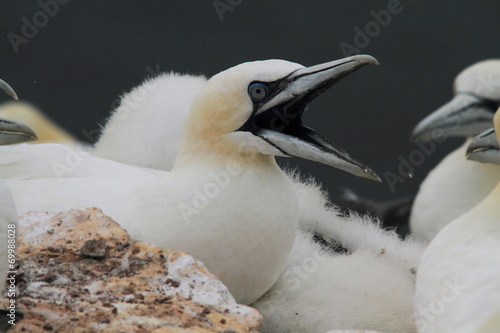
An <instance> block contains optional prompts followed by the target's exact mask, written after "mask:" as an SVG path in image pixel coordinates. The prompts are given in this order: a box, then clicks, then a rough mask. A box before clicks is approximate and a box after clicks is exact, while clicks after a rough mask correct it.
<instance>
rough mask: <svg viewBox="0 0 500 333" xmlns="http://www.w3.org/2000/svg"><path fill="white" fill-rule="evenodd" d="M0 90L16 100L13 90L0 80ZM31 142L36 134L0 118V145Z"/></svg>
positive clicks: (20, 125) (22, 126) (16, 123)
mask: <svg viewBox="0 0 500 333" xmlns="http://www.w3.org/2000/svg"><path fill="white" fill-rule="evenodd" d="M0 89H2V90H3V91H5V92H6V93H7V94H8V95H10V96H12V98H14V99H16V100H17V99H18V98H17V94H16V92H15V91H14V89H12V87H11V86H10V85H9V84H8V83H7V82H5V81H4V80H1V79H0ZM32 140H36V134H35V132H33V130H32V129H31V128H29V127H28V126H26V125H24V124H21V123H18V122H15V121H12V120H9V119H2V118H0V145H10V144H14V143H20V142H25V141H32Z"/></svg>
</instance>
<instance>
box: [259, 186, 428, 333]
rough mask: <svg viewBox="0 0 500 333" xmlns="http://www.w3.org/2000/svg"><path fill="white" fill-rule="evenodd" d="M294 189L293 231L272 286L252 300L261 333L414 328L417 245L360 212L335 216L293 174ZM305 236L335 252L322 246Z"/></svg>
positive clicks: (407, 332)
mask: <svg viewBox="0 0 500 333" xmlns="http://www.w3.org/2000/svg"><path fill="white" fill-rule="evenodd" d="M294 186H295V188H296V190H297V193H298V195H299V216H300V220H299V221H300V222H299V223H300V227H301V231H300V232H299V233H298V234H297V238H296V240H295V244H294V247H293V250H292V252H291V254H290V257H289V258H288V261H287V264H286V266H285V269H284V271H283V273H282V274H281V276H280V278H279V279H278V281H277V283H276V284H275V285H274V286H273V287H272V288H271V289H270V290H269V291H268V292H267V293H266V294H265V295H264V296H263V297H261V298H260V299H259V300H257V302H255V303H254V304H253V306H255V307H256V308H257V309H258V310H259V311H261V313H262V314H263V316H264V327H263V332H267V333H270V332H273V333H276V332H311V333H312V332H325V331H328V330H331V329H333V328H334V329H358V330H361V329H371V330H376V331H380V332H385V333H399V332H405V333H411V332H416V328H415V323H414V319H413V304H414V291H415V275H414V274H415V268H416V267H417V264H418V261H419V260H420V256H421V254H422V252H423V250H424V247H423V245H421V244H419V243H418V242H415V241H414V240H412V239H407V240H405V241H401V240H400V239H399V238H398V236H397V235H396V234H395V233H394V232H392V231H391V232H389V231H384V230H383V229H381V228H380V225H379V223H378V222H377V221H373V220H371V219H370V218H368V217H359V216H356V217H351V218H348V219H346V218H341V217H339V216H338V215H337V211H336V208H335V207H329V205H328V201H327V199H326V197H325V194H324V193H322V191H321V190H320V188H319V187H318V186H317V185H315V184H314V183H312V182H305V181H304V180H302V181H299V179H295V180H294ZM313 233H319V234H321V235H322V237H323V238H324V239H325V240H326V241H327V242H328V243H329V244H332V245H334V246H338V247H339V248H342V250H340V251H338V252H339V253H333V252H331V251H328V250H327V249H325V248H323V247H322V246H321V245H320V244H318V243H316V242H315V241H313V238H312V234H313ZM345 250H347V251H348V253H344V252H343V251H345Z"/></svg>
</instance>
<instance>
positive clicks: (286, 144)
mask: <svg viewBox="0 0 500 333" xmlns="http://www.w3.org/2000/svg"><path fill="white" fill-rule="evenodd" d="M367 64H378V63H377V61H376V60H375V59H374V58H373V57H371V56H367V55H359V56H354V57H349V58H345V59H341V60H337V61H332V62H328V63H325V64H321V65H317V66H313V67H308V68H305V67H304V66H302V65H299V64H296V63H292V62H288V61H284V60H266V61H255V62H247V63H243V64H240V65H238V66H235V67H232V68H230V69H228V70H226V71H223V72H221V73H219V74H217V75H215V76H213V77H212V78H211V79H210V80H209V81H208V83H207V84H206V86H205V88H204V89H203V90H202V91H201V92H200V94H199V95H198V96H197V97H196V98H195V100H194V101H193V104H192V106H191V113H190V115H189V116H188V119H187V120H186V124H185V127H184V130H183V137H182V141H181V149H180V151H179V155H178V158H177V160H176V163H175V164H176V167H177V166H179V165H182V164H184V163H186V162H187V161H189V160H190V159H192V158H194V157H195V156H199V155H200V154H202V155H204V156H206V155H207V154H209V155H210V154H213V153H215V152H217V153H218V154H219V155H220V154H221V153H222V154H226V155H228V156H230V157H231V158H235V157H236V158H237V156H241V158H245V157H247V156H248V155H252V156H254V158H255V160H259V159H267V158H268V157H266V156H295V157H301V158H305V159H309V160H313V161H316V162H320V163H324V164H327V165H330V166H333V167H336V168H339V169H342V170H345V171H347V172H350V173H352V174H355V175H358V176H362V177H366V178H370V179H374V180H379V178H378V177H377V176H376V174H375V173H374V172H373V171H372V170H371V169H369V168H368V167H366V166H364V165H362V164H361V163H359V162H357V161H355V160H354V159H352V158H351V157H350V156H349V155H348V154H347V153H345V152H344V151H342V150H341V149H339V148H337V147H335V146H334V145H333V144H331V143H330V142H328V141H327V140H326V139H325V138H324V137H322V136H321V135H320V134H318V133H316V132H315V131H314V130H312V129H310V128H308V127H305V126H304V125H303V124H302V113H303V112H304V111H305V110H306V109H307V107H308V105H309V103H310V102H311V101H312V100H313V99H314V98H316V97H317V96H319V95H320V94H321V93H322V92H324V91H326V90H327V89H328V88H330V87H331V86H333V85H334V84H335V83H336V82H338V81H340V80H341V79H343V78H344V77H346V76H347V75H349V74H350V73H352V72H354V71H356V70H357V69H359V68H361V67H363V66H365V65H367Z"/></svg>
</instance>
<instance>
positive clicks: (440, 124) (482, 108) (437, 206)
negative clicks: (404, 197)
mask: <svg viewBox="0 0 500 333" xmlns="http://www.w3.org/2000/svg"><path fill="white" fill-rule="evenodd" d="M454 93H455V97H454V98H453V99H452V100H451V101H450V102H448V103H447V104H445V105H443V106H442V107H441V108H439V109H438V110H437V111H435V112H434V113H432V114H431V115H429V116H428V117H427V118H425V119H423V120H422V121H421V122H420V123H419V124H418V125H417V126H416V127H415V129H414V131H413V134H412V139H413V140H431V141H432V142H430V143H429V144H430V145H437V144H439V142H442V141H441V140H443V139H444V138H445V137H446V136H463V137H471V136H474V135H477V134H479V133H481V132H482V131H484V130H486V129H487V128H489V127H491V124H492V119H493V115H494V113H495V111H496V109H497V107H498V106H499V104H500V60H496V59H495V60H485V61H481V62H478V63H476V64H474V65H472V66H470V67H468V68H466V69H464V70H463V71H462V72H461V73H460V74H459V75H458V76H457V77H456V79H455V82H454ZM468 144H469V141H468V140H467V141H466V142H465V143H464V145H463V146H461V147H460V148H458V149H457V150H455V151H453V152H452V153H450V154H449V155H448V156H446V157H445V158H444V159H443V160H442V161H441V162H440V163H439V165H437V166H436V167H435V168H434V169H433V170H432V171H431V172H430V173H429V175H428V176H427V177H426V179H425V180H424V181H423V182H422V184H421V185H420V189H419V192H418V194H417V196H416V198H415V201H414V204H413V207H412V212H411V214H410V229H411V231H412V233H413V234H414V235H415V236H417V237H419V238H421V239H422V240H425V241H427V242H428V241H430V240H431V239H432V238H433V237H434V236H435V235H436V234H437V232H438V231H439V230H441V228H443V227H444V226H445V225H446V224H448V223H449V222H451V221H452V220H453V219H455V218H457V217H459V216H460V215H462V214H464V213H465V212H467V211H468V210H470V209H471V208H472V207H474V206H475V205H476V204H478V203H479V202H480V201H481V200H482V199H483V198H484V197H486V195H488V193H489V192H490V191H491V190H492V189H493V187H494V186H495V184H496V182H497V180H498V179H499V177H500V170H499V169H498V168H496V167H495V166H492V165H488V164H480V163H472V162H470V161H467V160H466V159H465V158H464V154H465V150H466V147H467V145H468ZM458 179H459V180H460V181H457V180H458Z"/></svg>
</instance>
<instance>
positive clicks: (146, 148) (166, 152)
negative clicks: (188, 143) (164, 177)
mask: <svg viewBox="0 0 500 333" xmlns="http://www.w3.org/2000/svg"><path fill="white" fill-rule="evenodd" d="M206 83H207V79H206V78H205V77H203V76H192V75H180V74H176V73H164V74H161V75H159V76H157V77H154V78H150V79H147V80H146V81H145V82H143V83H142V84H141V85H139V86H137V87H136V88H134V89H133V90H132V91H130V92H129V93H127V94H125V95H123V96H122V98H121V101H120V106H119V107H118V108H117V109H116V110H114V111H113V113H112V114H111V116H110V117H109V119H108V120H107V122H106V124H105V127H104V128H103V133H102V135H101V138H100V140H99V141H98V142H97V143H96V144H95V148H94V153H93V155H94V156H98V157H103V158H106V159H110V160H114V161H117V162H121V163H126V164H132V165H137V166H143V167H147V168H153V169H158V170H165V171H169V170H171V169H172V167H173V166H174V160H175V157H176V156H177V151H178V150H179V144H180V139H181V132H182V124H184V122H185V121H186V118H187V116H188V113H189V110H190V109H191V103H192V102H193V100H194V98H195V97H196V95H198V93H199V92H200V91H201V90H202V89H203V88H204V87H205V85H206ZM158 114H161V115H162V117H158ZM138 137H140V138H141V140H140V141H138V140H137V138H138ZM138 145H140V147H137V146H138ZM130 149H132V150H133V152H132V153H131V152H130Z"/></svg>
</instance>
